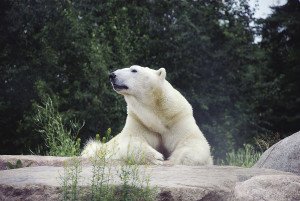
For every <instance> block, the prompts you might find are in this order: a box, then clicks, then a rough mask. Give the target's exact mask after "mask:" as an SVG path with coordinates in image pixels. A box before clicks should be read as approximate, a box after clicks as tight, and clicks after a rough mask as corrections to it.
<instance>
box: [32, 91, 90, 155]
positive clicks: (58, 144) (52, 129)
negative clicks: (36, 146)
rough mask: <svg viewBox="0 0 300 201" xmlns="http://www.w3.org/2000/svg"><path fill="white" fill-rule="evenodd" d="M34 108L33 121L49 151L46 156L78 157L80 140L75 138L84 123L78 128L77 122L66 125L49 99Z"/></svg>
mask: <svg viewBox="0 0 300 201" xmlns="http://www.w3.org/2000/svg"><path fill="white" fill-rule="evenodd" d="M36 107H37V113H36V115H35V117H34V121H35V123H36V125H37V126H38V127H39V129H38V132H39V133H40V134H41V135H42V137H43V139H44V140H45V145H46V147H47V148H48V150H49V151H48V152H47V153H46V154H47V155H51V156H76V155H79V153H80V138H77V136H78V134H79V131H80V129H81V128H82V127H83V126H84V123H83V124H82V125H81V126H79V125H80V124H79V123H78V122H76V121H70V122H69V123H68V125H66V123H64V120H63V117H62V115H61V114H60V113H59V112H58V110H57V108H55V106H54V104H53V101H52V99H51V98H50V97H47V98H45V99H44V101H43V104H42V105H37V106H36ZM67 126H68V127H69V129H67Z"/></svg>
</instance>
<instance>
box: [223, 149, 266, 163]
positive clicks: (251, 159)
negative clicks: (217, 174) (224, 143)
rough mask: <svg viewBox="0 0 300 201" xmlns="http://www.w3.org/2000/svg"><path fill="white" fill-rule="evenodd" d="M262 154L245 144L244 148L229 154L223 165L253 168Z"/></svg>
mask: <svg viewBox="0 0 300 201" xmlns="http://www.w3.org/2000/svg"><path fill="white" fill-rule="evenodd" d="M261 154H262V153H261V152H257V151H255V149H254V147H253V146H252V145H250V144H244V146H243V148H240V149H238V150H237V151H232V152H229V153H227V154H226V157H225V159H224V160H222V161H221V165H231V166H239V167H252V166H253V165H254V164H255V163H256V162H257V161H258V159H259V158H260V156H261Z"/></svg>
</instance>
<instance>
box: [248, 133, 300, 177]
mask: <svg viewBox="0 0 300 201" xmlns="http://www.w3.org/2000/svg"><path fill="white" fill-rule="evenodd" d="M254 167H258V168H270V169H275V170H281V171H285V172H293V173H295V174H298V175H300V132H297V133H295V134H293V135H291V136H289V137H287V138H285V139H283V140H281V141H279V142H278V143H276V144H274V145H273V146H272V147H270V148H269V149H268V150H267V151H265V152H264V153H263V155H262V156H261V158H260V159H259V160H258V162H257V163H256V164H255V165H254Z"/></svg>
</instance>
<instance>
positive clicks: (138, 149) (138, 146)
mask: <svg viewBox="0 0 300 201" xmlns="http://www.w3.org/2000/svg"><path fill="white" fill-rule="evenodd" d="M114 141H115V142H114ZM110 144H111V145H112V144H114V148H112V146H110V148H111V150H113V151H112V152H113V156H112V159H119V160H120V159H121V160H124V161H131V162H133V163H135V164H155V165H162V164H163V161H164V157H163V155H162V154H161V153H159V152H158V151H156V150H155V149H154V148H152V147H151V146H150V145H149V144H148V143H147V142H145V140H144V139H141V138H140V137H132V136H125V135H124V136H123V135H122V133H121V134H120V135H119V136H118V137H117V138H116V139H112V141H111V142H110Z"/></svg>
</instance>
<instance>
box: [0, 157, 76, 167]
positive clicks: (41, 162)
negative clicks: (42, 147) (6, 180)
mask: <svg viewBox="0 0 300 201" xmlns="http://www.w3.org/2000/svg"><path fill="white" fill-rule="evenodd" d="M70 159H71V158H70V157H55V156H37V155H0V170H7V169H9V166H8V164H7V163H10V164H12V165H13V166H15V165H16V163H17V161H18V160H19V161H21V165H22V167H27V166H29V167H35V166H56V167H62V166H63V165H64V164H65V162H66V161H69V160H70Z"/></svg>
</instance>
